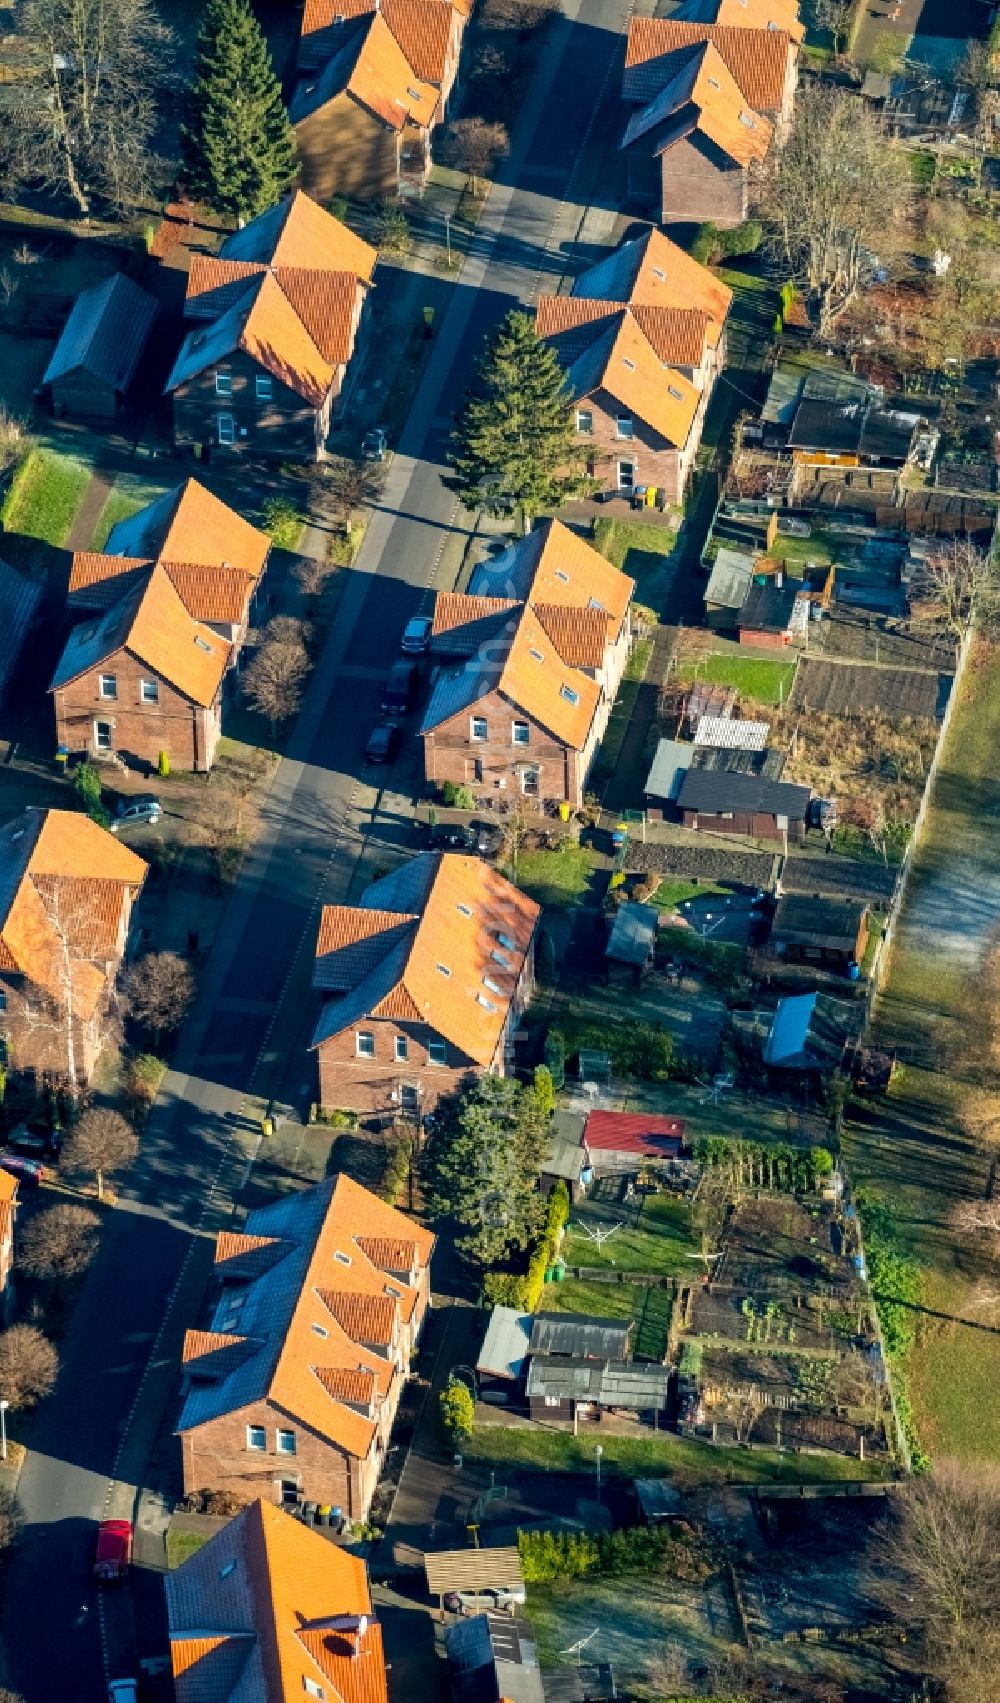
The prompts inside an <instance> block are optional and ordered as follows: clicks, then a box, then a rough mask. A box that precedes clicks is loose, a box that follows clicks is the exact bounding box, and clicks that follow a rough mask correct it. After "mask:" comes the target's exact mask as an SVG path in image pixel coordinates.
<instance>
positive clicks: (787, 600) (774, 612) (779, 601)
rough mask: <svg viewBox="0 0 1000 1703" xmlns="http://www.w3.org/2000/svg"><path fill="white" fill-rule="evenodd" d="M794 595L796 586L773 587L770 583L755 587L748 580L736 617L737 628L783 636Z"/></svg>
mask: <svg viewBox="0 0 1000 1703" xmlns="http://www.w3.org/2000/svg"><path fill="white" fill-rule="evenodd" d="M797 595H798V588H797V585H795V584H792V585H775V583H774V581H773V580H768V581H767V582H766V584H764V585H759V584H758V583H757V581H756V580H751V582H750V584H749V585H748V586H747V592H746V596H745V597H744V599H743V602H742V603H741V605H740V610H739V614H738V615H737V617H736V620H737V625H738V626H739V627H740V628H741V629H742V628H746V629H747V630H748V631H754V632H761V633H787V632H788V630H789V628H790V626H791V621H792V611H793V609H794V608H795V599H796V597H797Z"/></svg>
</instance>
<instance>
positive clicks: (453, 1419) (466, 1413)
mask: <svg viewBox="0 0 1000 1703" xmlns="http://www.w3.org/2000/svg"><path fill="white" fill-rule="evenodd" d="M438 1415H439V1417H440V1420H441V1429H442V1430H443V1432H444V1434H445V1437H446V1439H447V1440H448V1442H449V1443H450V1444H452V1446H453V1447H457V1446H458V1445H459V1444H460V1443H464V1442H465V1439H466V1438H467V1437H471V1436H472V1433H473V1430H474V1428H475V1418H476V1407H475V1403H474V1401H473V1399H472V1394H471V1392H470V1390H469V1389H468V1386H467V1385H465V1384H463V1383H462V1382H461V1380H460V1379H459V1378H449V1379H448V1382H447V1384H446V1385H445V1387H444V1389H443V1390H442V1391H441V1394H440V1395H439V1396H438Z"/></svg>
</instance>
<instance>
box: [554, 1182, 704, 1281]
mask: <svg viewBox="0 0 1000 1703" xmlns="http://www.w3.org/2000/svg"><path fill="white" fill-rule="evenodd" d="M598 1216H599V1215H598V1214H597V1213H596V1212H595V1211H594V1210H593V1208H592V1207H591V1206H590V1204H589V1203H588V1204H587V1205H586V1206H585V1207H584V1208H583V1210H580V1209H578V1208H574V1210H573V1212H572V1213H571V1214H570V1220H569V1225H568V1227H567V1232H566V1236H565V1239H564V1241H563V1245H562V1249H561V1254H562V1258H563V1260H564V1261H565V1263H566V1264H567V1265H569V1266H579V1265H592V1266H602V1267H604V1268H606V1269H607V1270H609V1271H611V1270H617V1271H641V1272H651V1273H652V1272H655V1273H656V1274H657V1275H659V1276H661V1277H669V1276H674V1275H676V1274H677V1273H678V1272H681V1271H685V1270H689V1264H688V1261H687V1259H686V1258H685V1255H687V1254H689V1253H691V1251H692V1246H693V1244H692V1241H691V1209H690V1207H688V1206H687V1205H685V1203H684V1202H683V1201H680V1200H671V1199H669V1198H667V1197H665V1196H655V1195H654V1196H649V1197H647V1198H646V1199H645V1200H644V1201H643V1203H642V1212H641V1214H640V1216H639V1222H638V1224H637V1225H636V1226H634V1227H633V1226H632V1225H631V1224H628V1223H622V1227H621V1229H619V1230H616V1231H615V1233H614V1235H613V1236H609V1237H608V1239H607V1240H606V1241H605V1243H604V1246H603V1249H600V1248H598V1247H597V1245H596V1244H595V1243H594V1242H593V1241H592V1240H591V1238H590V1237H589V1236H587V1235H586V1234H585V1233H584V1231H583V1230H582V1229H580V1228H579V1226H580V1225H581V1224H588V1225H591V1226H596V1225H597V1222H598ZM600 1216H601V1219H602V1224H603V1226H604V1227H606V1226H607V1224H609V1223H613V1222H614V1221H615V1219H616V1218H619V1217H620V1214H619V1213H617V1212H614V1213H609V1214H605V1215H600Z"/></svg>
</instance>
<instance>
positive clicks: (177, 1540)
mask: <svg viewBox="0 0 1000 1703" xmlns="http://www.w3.org/2000/svg"><path fill="white" fill-rule="evenodd" d="M208 1539H209V1534H208V1533H207V1532H206V1533H202V1532H185V1531H177V1532H175V1531H171V1530H169V1529H168V1531H167V1566H168V1567H169V1568H170V1569H171V1571H173V1569H174V1568H175V1567H179V1566H180V1565H181V1562H182V1561H186V1560H187V1558H188V1556H189V1555H197V1553H198V1551H199V1549H204V1547H205V1545H206V1543H207V1542H208Z"/></svg>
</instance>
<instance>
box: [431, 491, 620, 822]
mask: <svg viewBox="0 0 1000 1703" xmlns="http://www.w3.org/2000/svg"><path fill="white" fill-rule="evenodd" d="M633 590H634V582H633V581H632V580H630V579H629V578H628V576H627V575H626V574H623V573H620V572H619V570H618V569H617V568H615V567H613V566H612V565H611V563H610V562H607V561H605V559H604V557H603V556H601V555H600V554H599V553H598V552H597V551H596V550H595V549H594V548H593V547H592V546H591V545H590V544H588V543H586V541H585V540H584V539H582V538H580V537H578V536H577V535H576V533H573V532H571V531H570V530H569V528H568V527H565V526H563V525H562V523H561V522H560V521H558V520H548V521H545V522H544V523H543V524H542V525H541V526H539V527H537V528H536V530H535V531H534V532H532V533H531V534H529V536H528V537H527V538H522V539H519V540H518V542H517V543H515V544H512V545H511V546H510V548H509V549H508V550H505V551H504V552H503V553H502V554H501V555H499V556H496V557H494V558H493V560H492V561H489V562H484V563H481V564H480V566H479V567H477V568H476V570H475V572H474V573H473V575H472V579H471V580H470V582H469V589H468V592H467V593H463V594H459V593H455V592H439V593H438V597H437V602H436V605H435V610H434V626H433V631H432V636H431V653H432V656H433V657H434V658H435V660H437V661H438V662H440V663H441V666H440V667H439V669H438V670H437V672H436V673H435V676H434V680H433V684H432V687H431V694H430V701H429V703H428V706H427V710H426V713H425V715H424V719H423V724H422V726H421V730H420V731H421V736H422V738H423V742H424V773H425V775H426V778H427V781H428V782H429V783H430V784H431V785H436V786H440V785H441V784H442V783H443V782H444V781H453V782H456V783H458V784H460V785H465V786H469V787H471V788H472V789H473V791H483V792H488V793H491V794H493V795H495V796H497V797H502V796H504V795H506V796H507V797H508V798H510V799H514V798H517V797H524V798H528V799H534V800H539V801H540V800H542V799H556V800H560V801H562V800H565V801H567V802H568V803H570V804H572V805H573V806H578V805H580V804H582V802H583V794H584V788H585V786H586V782H587V776H588V774H589V772H590V769H591V766H592V764H593V760H594V757H595V755H596V753H597V748H598V745H599V744H600V741H601V739H602V737H603V735H604V730H605V728H606V727H607V723H608V717H609V715H610V713H611V706H612V704H613V703H614V699H615V694H616V692H617V691H618V687H619V684H620V682H621V678H622V675H623V673H624V671H625V664H626V662H627V661H628V655H629V649H630V646H631V641H632V629H631V618H630V606H631V601H632V592H633Z"/></svg>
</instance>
